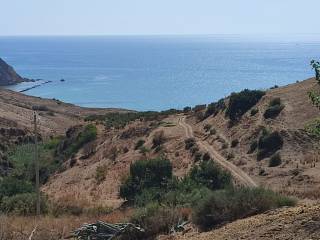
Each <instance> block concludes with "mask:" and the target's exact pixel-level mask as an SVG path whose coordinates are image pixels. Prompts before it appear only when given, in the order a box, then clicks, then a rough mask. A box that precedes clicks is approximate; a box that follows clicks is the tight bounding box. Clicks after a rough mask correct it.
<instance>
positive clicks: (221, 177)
mask: <svg viewBox="0 0 320 240" xmlns="http://www.w3.org/2000/svg"><path fill="white" fill-rule="evenodd" d="M189 177H190V179H191V180H193V181H194V182H196V183H197V184H200V185H201V186H205V187H207V188H209V189H211V190H216V189H222V188H224V187H226V186H229V185H231V175H230V174H229V173H228V172H226V171H224V170H222V169H221V168H220V167H219V166H217V165H216V164H215V163H214V162H212V161H208V162H201V163H200V165H199V166H194V167H193V168H192V169H191V172H190V175H189Z"/></svg>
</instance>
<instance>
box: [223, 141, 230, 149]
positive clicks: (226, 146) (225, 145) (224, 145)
mask: <svg viewBox="0 0 320 240" xmlns="http://www.w3.org/2000/svg"><path fill="white" fill-rule="evenodd" d="M228 147H229V145H228V143H226V142H224V143H222V146H221V148H222V149H227V148H228Z"/></svg>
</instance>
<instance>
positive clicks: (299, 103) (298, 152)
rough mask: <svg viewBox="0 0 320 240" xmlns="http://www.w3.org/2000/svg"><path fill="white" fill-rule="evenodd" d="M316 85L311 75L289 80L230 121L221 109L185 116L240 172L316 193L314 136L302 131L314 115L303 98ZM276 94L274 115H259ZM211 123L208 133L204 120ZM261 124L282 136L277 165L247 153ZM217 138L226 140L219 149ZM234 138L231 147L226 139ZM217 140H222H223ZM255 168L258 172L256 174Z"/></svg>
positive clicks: (302, 193) (319, 193) (288, 189)
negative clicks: (277, 111) (277, 105)
mask: <svg viewBox="0 0 320 240" xmlns="http://www.w3.org/2000/svg"><path fill="white" fill-rule="evenodd" d="M314 89H316V90H319V86H318V85H317V83H316V81H315V79H308V80H305V81H303V82H299V83H295V84H291V85H288V86H285V87H280V88H276V89H272V90H269V91H267V94H266V95H265V96H264V97H263V98H262V99H261V100H260V102H259V103H258V104H257V105H256V106H255V108H257V109H258V110H259V112H258V113H257V114H256V115H255V116H251V115H250V111H248V112H247V113H246V114H245V115H244V116H243V117H242V119H241V121H240V122H239V123H238V124H236V125H235V126H232V127H230V126H229V124H228V121H226V118H225V116H224V113H219V114H218V115H217V116H216V117H209V118H208V119H206V120H205V121H203V122H200V123H198V122H197V120H196V119H195V118H194V117H193V118H189V120H188V121H189V122H190V124H193V127H194V129H195V131H197V132H198V134H199V135H200V136H201V137H203V138H205V137H206V141H207V142H208V143H209V144H210V145H211V146H212V147H213V148H215V149H217V150H220V153H221V154H222V155H223V156H225V157H227V156H228V155H229V154H230V153H231V154H232V156H234V157H233V158H231V159H229V161H230V162H232V163H233V164H235V165H236V166H238V167H239V168H241V169H242V170H243V171H244V172H246V173H247V174H248V175H249V176H250V177H251V178H252V179H253V180H254V181H255V182H256V183H257V184H258V185H262V186H265V187H268V188H272V189H275V190H277V191H281V192H285V193H289V194H293V195H296V196H299V197H302V198H304V197H306V198H319V197H320V190H319V189H320V175H319V172H320V163H319V157H318V155H319V141H318V139H317V138H314V137H311V136H310V135H309V134H307V133H306V131H305V127H306V125H307V124H308V123H310V122H311V121H312V120H314V119H316V118H318V117H319V114H320V110H319V109H317V108H316V107H314V106H312V103H311V101H310V100H309V98H308V92H309V91H310V90H314ZM276 97H280V98H281V100H282V102H283V104H284V106H285V108H284V109H283V110H282V112H281V113H280V115H279V116H278V117H277V118H275V119H264V117H263V113H264V111H265V109H266V108H267V106H268V104H269V102H270V100H271V99H273V98H276ZM206 124H211V125H212V126H213V127H214V128H215V129H216V130H217V134H216V135H215V136H208V134H206V133H205V131H204V129H203V128H204V126H205V125H206ZM262 127H266V128H267V129H269V130H270V131H275V130H277V131H279V132H280V134H281V136H282V137H283V139H284V146H283V148H282V149H281V150H280V154H281V157H282V164H281V165H280V166H278V167H268V159H263V160H261V161H257V158H256V154H255V153H253V154H248V150H249V148H250V144H251V143H252V141H253V140H255V139H256V138H257V132H258V131H259V129H261V128H262ZM221 139H224V141H226V142H227V143H228V145H229V147H228V148H226V149H223V147H222V144H221V141H220V140H221ZM234 139H237V140H239V144H238V145H237V146H236V147H234V148H232V147H230V145H231V141H232V140H234ZM224 141H223V142H224ZM261 170H263V171H264V174H263V175H261V174H259V173H260V172H261Z"/></svg>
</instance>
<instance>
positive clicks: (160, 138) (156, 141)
mask: <svg viewBox="0 0 320 240" xmlns="http://www.w3.org/2000/svg"><path fill="white" fill-rule="evenodd" d="M165 141H166V138H165V136H164V131H159V132H156V133H155V134H154V136H153V139H152V144H153V146H152V148H156V147H159V146H161V145H162V144H163V143H164V142H165Z"/></svg>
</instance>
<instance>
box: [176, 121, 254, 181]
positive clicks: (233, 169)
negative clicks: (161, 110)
mask: <svg viewBox="0 0 320 240" xmlns="http://www.w3.org/2000/svg"><path fill="white" fill-rule="evenodd" d="M178 123H179V125H180V126H181V127H183V128H184V130H185V135H186V137H187V138H195V139H196V141H197V143H198V145H199V147H200V148H202V149H204V150H205V151H207V152H208V153H209V154H210V155H211V157H212V158H213V159H214V161H216V162H217V163H218V164H220V165H221V166H222V167H223V168H224V169H226V170H228V171H229V172H230V173H231V174H232V176H233V177H234V178H235V179H236V180H237V181H238V182H239V183H240V184H242V185H244V186H247V187H257V186H258V185H257V184H256V183H255V182H254V181H253V180H252V178H251V177H250V176H249V175H248V174H246V173H245V172H244V171H242V170H241V169H240V168H238V167H237V166H236V165H234V164H232V163H231V162H229V161H228V160H226V159H225V158H224V157H223V156H222V155H221V154H220V153H219V152H218V151H216V150H215V149H214V148H213V147H212V146H211V145H210V144H209V143H208V142H207V141H203V140H201V139H199V138H197V137H195V136H194V134H193V129H192V126H191V125H189V124H188V123H187V122H186V117H185V116H181V117H179V121H178Z"/></svg>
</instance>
